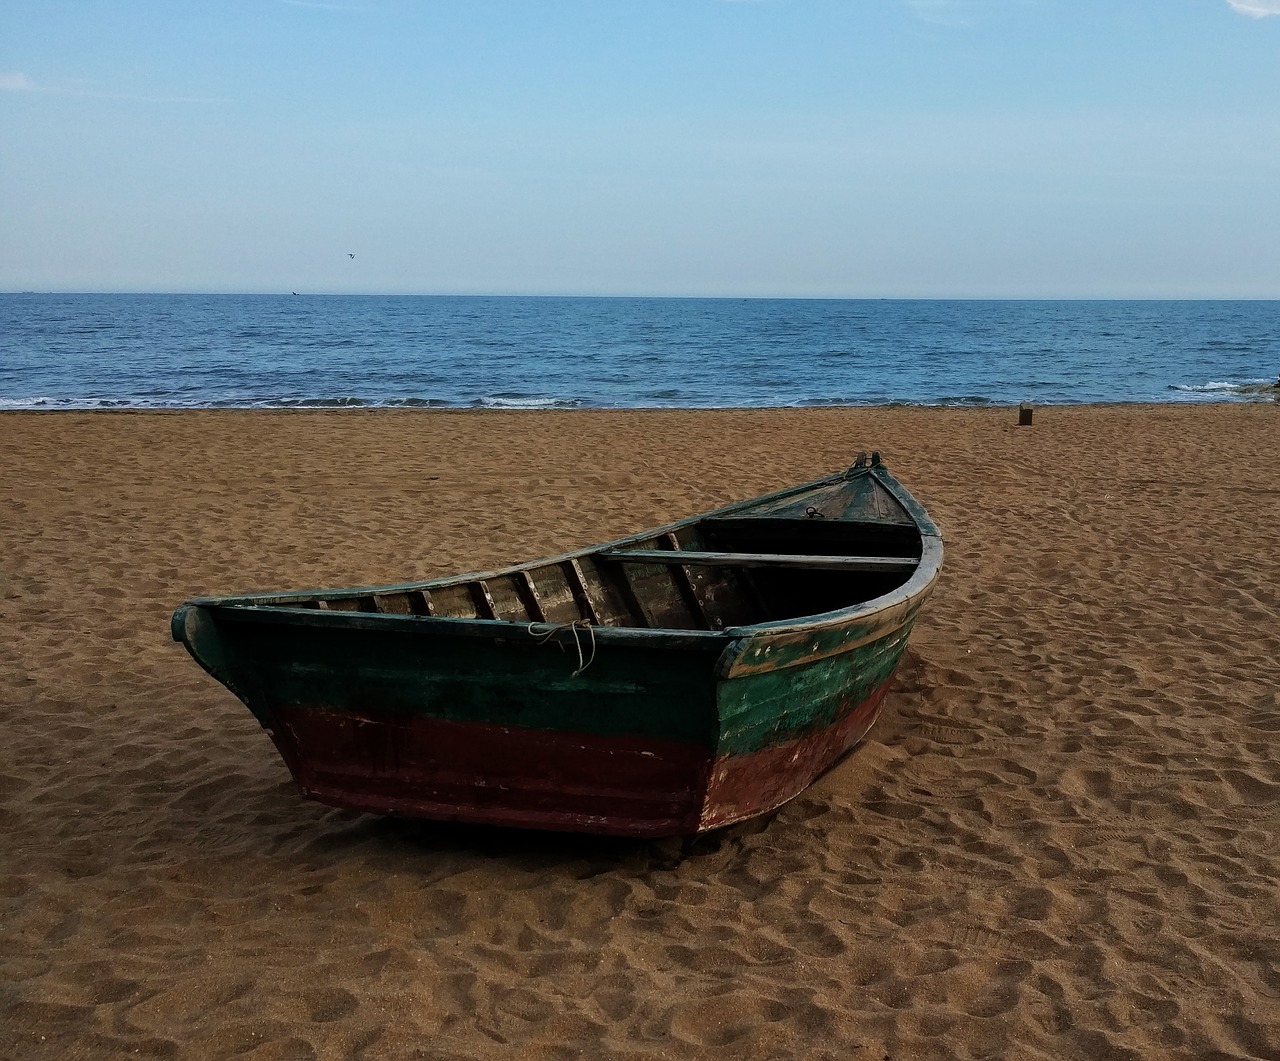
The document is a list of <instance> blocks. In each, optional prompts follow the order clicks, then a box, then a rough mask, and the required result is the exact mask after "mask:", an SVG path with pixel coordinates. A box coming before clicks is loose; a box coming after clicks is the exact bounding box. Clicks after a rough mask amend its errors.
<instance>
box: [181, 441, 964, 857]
mask: <svg viewBox="0 0 1280 1061" xmlns="http://www.w3.org/2000/svg"><path fill="white" fill-rule="evenodd" d="M941 562H942V540H941V537H940V535H939V533H938V530H937V528H936V527H935V526H934V524H933V523H932V522H931V521H930V519H929V517H928V515H927V514H926V513H925V511H924V509H923V508H922V507H921V506H920V505H919V504H918V503H917V502H916V501H915V500H914V499H913V498H912V497H911V495H910V494H909V493H908V492H907V491H906V490H905V489H904V488H903V487H902V486H901V484H899V483H898V481H897V480H896V479H894V478H893V476H892V475H890V473H889V472H888V470H887V469H886V468H885V466H884V465H883V464H882V463H881V461H880V455H879V454H878V453H875V454H872V455H871V456H870V457H869V458H868V457H867V456H866V455H865V454H864V455H861V456H859V458H858V460H857V462H856V463H855V464H854V465H853V467H852V468H850V469H849V470H848V471H847V472H843V473H840V474H838V475H834V476H831V477H829V478H826V479H822V480H819V481H817V482H813V483H808V484H806V485H804V486H797V487H793V488H791V489H787V490H782V491H780V492H778V493H773V494H769V495H767V496H764V497H760V498H756V499H754V500H751V501H745V502H742V503H740V504H735V505H729V506H728V507H726V508H721V509H719V510H717V511H714V512H710V513H707V514H705V515H701V516H695V517H692V518H690V519H686V520H682V521H681V522H679V523H673V524H671V525H670V526H666V527H661V528H658V529H656V530H649V531H645V532H644V533H642V534H637V535H633V536H631V537H628V538H623V539H620V540H618V541H614V542H609V543H608V544H605V545H598V546H594V547H592V548H589V549H582V550H580V551H577V552H573V553H566V554H565V555H563V556H557V557H553V558H550V559H545V560H538V561H535V562H533V563H526V564H519V565H516V566H514V567H508V568H504V569H502V570H500V571H493V572H489V573H484V574H467V575H457V576H454V577H451V578H440V579H433V580H430V581H426V582H415V583H412V584H409V585H401V586H379V587H371V588H362V589H343V590H308V591H305V592H293V593H269V594H251V595H240V596H228V597H213V598H201V599H195V600H191V601H188V602H187V603H186V604H184V605H182V606H181V607H180V608H179V609H178V610H177V612H176V613H175V614H174V616H173V636H174V639H175V640H177V641H181V642H182V643H183V644H185V645H186V647H187V649H188V650H189V651H190V652H191V655H192V656H194V657H195V659H196V661H197V662H198V663H199V664H200V665H201V666H202V667H204V669H205V670H207V671H208V672H209V673H210V674H211V675H213V676H214V677H215V678H217V679H218V680H219V681H220V682H222V683H223V684H224V685H226V686H227V688H228V689H230V690H231V691H232V692H233V693H235V694H236V696H238V697H239V698H240V699H241V700H243V701H244V703H245V704H246V705H247V706H248V708H249V710H250V711H252V712H253V714H254V715H255V716H256V717H257V718H258V720H259V721H260V722H261V724H262V725H263V726H264V727H265V729H266V730H267V732H268V733H269V734H270V735H271V738H272V740H273V741H274V742H275V744H276V747H277V748H278V749H279V751H280V754H281V756H282V757H283V758H284V761H285V762H286V763H287V764H288V766H289V769H290V771H292V773H293V776H294V778H295V779H296V781H297V783H298V784H299V786H300V787H301V789H302V792H303V793H304V795H306V796H309V797H311V798H313V799H317V800H320V801H322V802H324V803H329V804H333V805H336V806H340V807H349V808H355V809H358V810H362V811H373V812H376V813H381V814H394V815H405V816H413V817H421V818H434V819H451V820H459V821H467V822H488V823H494V824H500V825H514V826H526V827H533V828H546V829H557V830H575V831H584V832H595V833H611V834H619V835H630V836H664V835H692V834H696V833H698V832H701V831H703V830H707V829H714V828H716V827H719V826H723V825H728V824H730V823H731V822H736V821H740V820H742V819H745V818H749V817H752V816H754V815H759V814H763V813H765V812H768V811H771V810H773V809H774V808H776V807H778V806H780V805H781V804H782V803H784V802H786V801H787V800H789V799H791V798H792V797H793V796H795V795H797V794H798V793H800V792H802V791H803V790H804V789H805V787H806V786H808V785H809V784H810V783H811V782H812V781H813V780H814V779H815V778H816V777H817V776H818V775H819V774H821V773H822V772H823V771H825V770H827V769H828V768H829V767H830V766H832V764H834V763H835V762H836V761H837V760H838V759H839V758H840V757H841V756H842V755H843V754H844V753H845V752H847V751H848V750H849V749H850V748H851V747H852V746H853V745H854V744H856V743H857V741H858V740H859V739H861V737H862V736H863V735H864V734H865V733H866V732H867V730H868V729H869V728H870V726H871V725H872V723H873V722H874V721H875V718H876V716H877V715H878V713H879V711H880V705H881V701H882V700H883V699H884V696H885V693H886V691H887V690H888V688H889V684H890V682H891V680H892V677H893V674H894V671H895V669H896V668H897V665H898V662H899V659H900V658H901V656H902V652H903V649H904V648H905V646H906V642H907V635H908V633H909V632H910V630H911V627H912V624H913V623H914V622H915V619H916V615H917V612H918V611H919V609H920V607H921V605H922V604H923V603H924V601H925V599H926V598H927V597H928V596H929V594H930V592H931V591H932V589H933V586H934V583H935V582H936V580H937V577H938V571H939V568H940V566H941Z"/></svg>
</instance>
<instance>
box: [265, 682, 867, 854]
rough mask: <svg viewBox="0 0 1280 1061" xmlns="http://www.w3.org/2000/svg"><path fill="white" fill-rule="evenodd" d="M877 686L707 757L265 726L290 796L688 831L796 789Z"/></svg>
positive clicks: (863, 714)
mask: <svg viewBox="0 0 1280 1061" xmlns="http://www.w3.org/2000/svg"><path fill="white" fill-rule="evenodd" d="M889 685H890V682H888V681H886V682H884V683H883V684H881V685H880V686H878V687H877V688H876V689H875V690H873V691H872V693H871V695H870V696H869V697H867V698H866V699H865V700H864V701H863V702H862V703H861V704H858V705H855V706H854V707H853V708H852V710H850V711H849V712H848V714H846V715H844V716H843V717H842V718H840V719H839V720H838V721H837V722H836V723H835V724H833V725H832V726H830V727H828V728H827V729H824V730H821V731H818V732H814V733H810V734H806V735H804V736H803V737H800V738H798V739H795V740H791V741H787V742H786V743H783V744H779V745H775V746H773V747H769V748H765V749H763V750H760V751H757V752H752V753H750V754H746V755H732V756H727V757H725V758H721V759H716V760H714V761H711V760H710V757H709V749H708V748H706V747H704V746H702V745H698V744H691V743H683V742H677V741H668V740H659V739H654V738H651V737H636V736H604V735H599V734H585V733H564V732H558V731H551V730H538V729H529V728H524V727H515V726H495V725H489V724H483V723H474V722H456V721H449V720H444V719H438V718H430V717H423V716H380V717H368V716H363V717H362V716H359V715H353V714H350V713H346V712H340V711H333V710H326V709H325V708H320V707H298V706H293V707H285V708H282V709H280V711H279V712H278V715H277V726H276V727H275V729H274V730H273V731H272V734H271V736H272V739H273V740H274V741H275V743H276V746H277V748H279V750H280V754H281V756H282V757H283V758H284V760H285V762H286V763H287V764H288V765H289V769H290V770H291V771H292V773H293V776H294V778H295V779H296V781H297V782H298V785H299V786H300V787H301V789H302V790H303V793H304V794H305V795H307V796H309V797H310V798H312V799H316V800H319V801H320V802H322V803H329V804H332V805H334V806H339V807H348V808H352V809H355V810H364V811H370V812H373V813H376V814H395V815H401V816H404V817H413V818H433V819H439V820H447V821H466V822H477V823H482V824H490V825H505V826H519V827H524V828H541V829H555V830H566V831H573V832H590V833H606V834H611V835H625V836H641V837H643V836H672V835H691V834H693V833H697V832H702V831H705V830H707V829H714V828H717V827H719V826H723V825H728V824H731V823H732V822H735V821H741V820H743V819H745V818H750V817H753V816H755V815H758V814H761V813H764V812H767V811H769V810H772V809H774V808H775V807H778V806H780V805H781V804H783V803H785V802H786V801H787V800H789V799H791V798H792V797H794V796H796V795H797V794H799V793H800V792H802V791H803V790H804V789H805V788H806V787H807V786H808V785H809V784H811V783H812V781H813V780H814V778H815V777H817V776H818V775H819V774H821V773H822V772H823V771H825V770H827V769H828V768H830V767H831V766H832V765H833V764H834V763H835V762H837V761H838V760H839V759H840V757H841V756H842V755H844V754H845V753H846V752H847V751H848V750H849V749H850V748H852V747H853V746H854V745H855V744H856V743H857V742H858V741H859V740H861V739H862V737H863V736H864V735H865V734H866V732H867V730H869V729H870V728H871V726H872V724H873V723H874V722H875V720H876V717H877V715H878V714H879V712H880V706H881V703H882V701H883V700H884V696H885V694H886V693H887V691H888V688H889Z"/></svg>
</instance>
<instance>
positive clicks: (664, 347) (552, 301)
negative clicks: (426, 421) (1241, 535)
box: [0, 294, 1280, 409]
mask: <svg viewBox="0 0 1280 1061" xmlns="http://www.w3.org/2000/svg"><path fill="white" fill-rule="evenodd" d="M1277 372H1280V302H1274V301H1266V302H1261V301H1259V302H1248V301H1171V302H1161V301H1097V302H1089V301H1036V302H1032V301H967V300H966V301H936V300H838V299H830V300H828V299H814V300H804V299H732V298H717V299H702V298H570V297H565V298H547V297H539V298H533V297H529V298H525V297H483V296H457V297H453V296H372V295H352V296H346V295H331V296H322V295H297V296H295V295H283V296H276V295H168V294H166V295H105V294H87V295H76V294H4V295H0V409H189V408H311V407H315V408H327V407H376V406H386V407H440V408H485V407H487V408H577V407H583V408H646V407H655V408H725V407H756V408H758V407H767V406H845V405H886V404H910V405H974V406H980V405H1005V404H1017V403H1020V402H1029V403H1032V404H1038V405H1050V404H1068V403H1082V402H1191V401H1272V400H1275V397H1276V395H1277V394H1278V393H1280V392H1278V391H1277V390H1276V388H1275V387H1274V386H1273V384H1274V383H1275V381H1276V375H1277Z"/></svg>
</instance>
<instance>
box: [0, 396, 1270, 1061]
mask: <svg viewBox="0 0 1280 1061" xmlns="http://www.w3.org/2000/svg"><path fill="white" fill-rule="evenodd" d="M1278 416H1280V408H1277V407H1276V406H1275V405H1271V404H1260V405H1247V406H1228V405H1214V406H1177V407H1173V406H1157V407H1132V406H1113V407H1098V408H1044V409H1039V410H1037V412H1036V416H1035V422H1034V424H1033V425H1032V426H1030V427H1018V426H1017V417H1016V412H1015V411H1014V410H1010V409H998V410H982V411H958V410H907V409H897V410H893V409H883V410H881V409H875V410H830V411H766V412H755V411H752V412H714V413H713V412H573V413H483V412H466V413H435V412H432V413H418V412H412V413H410V412H384V413H373V412H332V413H330V412H326V413H283V412H281V413H245V412H241V413H218V412H208V413H170V414H165V413H155V414H150V413H147V414H137V413H134V414H83V415H82V414H72V413H62V414H44V415H40V414H16V413H15V414H7V415H0V703H2V704H3V710H4V718H5V728H4V732H3V744H2V745H0V826H2V830H3V831H2V834H0V835H2V837H3V846H2V848H0V933H3V939H2V941H0V1056H2V1057H5V1058H46V1057H48V1058H65V1057H78V1058H106V1057H116V1056H128V1057H135V1056H137V1057H195V1058H204V1057H231V1056H235V1057H253V1058H282V1059H285V1058H287V1059H294V1058H345V1057H353V1058H499V1057H503V1058H505V1057H521V1058H534V1059H542V1058H546V1059H552V1058H555V1059H560V1058H572V1057H584V1058H592V1057H618V1058H628V1059H641V1058H713V1057H714V1058H761V1059H766V1058H767V1059H774V1058H793V1057H794V1058H833V1059H834V1058H840V1059H842V1061H843V1059H850V1058H852V1059H858V1058H868V1059H876V1061H880V1059H884V1058H890V1059H893V1061H897V1059H899V1058H971V1057H1010V1058H1023V1057H1027V1058H1091V1059H1092V1058H1134V1057H1139V1058H1245V1057H1250V1058H1255V1057H1256V1058H1277V1057H1280V844H1278V842H1277V840H1278V838H1280V765H1278V763H1277V759H1278V758H1280V756H1278V755H1277V740H1278V739H1280V691H1278V690H1280V673H1278V670H1277V660H1278V659H1280V590H1278V589H1277V587H1278V586H1280V548H1278V544H1280V541H1278V535H1277V528H1278V527H1280V482H1278V480H1277V469H1278V468H1280V429H1278V428H1280V421H1278V419H1277V417H1278ZM871 447H875V448H879V449H881V450H883V451H884V453H885V456H886V460H887V461H888V463H889V465H890V467H891V468H892V469H893V471H894V472H895V473H896V474H897V475H898V476H899V478H901V479H902V480H903V481H904V482H905V483H906V484H907V485H908V487H909V488H910V489H911V490H912V491H913V492H914V493H915V494H916V496H917V497H918V498H920V499H921V501H922V502H923V503H924V504H925V505H926V506H927V507H928V509H929V511H930V513H931V515H933V516H934V518H935V519H936V520H937V522H938V523H939V524H940V525H941V527H942V529H943V532H944V534H945V536H946V548H947V554H946V565H945V569H944V571H943V576H942V580H941V583H940V586H939V589H938V592H937V593H936V594H935V596H934V598H933V599H932V601H931V602H930V604H929V605H928V607H927V610H926V612H925V614H924V615H923V617H922V619H921V622H920V624H919V625H918V626H917V628H916V631H915V633H914V635H913V639H912V643H911V647H910V649H909V651H908V656H907V658H906V660H905V663H904V666H903V669H902V672H901V674H900V678H899V682H898V685H897V687H896V689H895V691H894V693H893V694H892V695H891V696H890V698H889V700H888V701H887V703H886V709H885V714H884V716H883V717H882V719H881V721H880V723H879V724H878V725H877V728H876V729H875V730H873V731H872V734H871V736H870V738H869V739H868V740H867V742H865V743H864V744H863V745H862V746H861V747H860V748H859V749H858V750H857V751H855V752H854V754H853V755H852V756H850V757H849V758H848V759H847V760H846V761H845V762H844V763H843V764H842V765H841V766H840V767H838V768H837V769H836V770H834V771H833V772H832V773H830V774H829V775H827V776H826V777H825V778H824V779H822V780H821V781H820V782H819V783H818V784H817V785H816V786H814V787H813V788H812V789H810V790H809V791H808V792H807V793H806V794H804V795H803V796H801V797H800V798H798V799H796V800H794V801H793V802H792V803H790V804H789V805H787V806H786V807H784V808H783V809H781V810H780V811H779V812H778V813H777V814H776V815H774V816H772V818H771V819H768V820H763V821H759V822H756V823H752V824H749V825H744V826H738V827H735V828H732V829H730V830H727V831H726V832H724V833H721V834H718V835H713V836H711V837H709V838H707V839H705V840H702V841H700V842H698V844H697V845H696V846H695V847H694V849H693V850H692V851H691V852H688V853H687V854H684V853H683V852H682V851H681V849H680V846H679V845H678V844H676V843H672V842H667V841H662V842H628V841H616V840H607V839H592V838H582V837H573V836H563V835H547V834H537V833H522V832H515V831H506V830H497V829H482V828H463V827H457V826H445V825H438V824H432V823H406V822H396V821H391V820H385V819H380V818H376V817H372V816H365V815H359V814H354V813H350V812H346V811H341V810H335V809H331V808H326V807H323V806H321V805H319V804H315V803H309V802H305V801H303V800H302V799H301V798H300V797H299V796H298V794H297V792H296V790H295V789H294V788H293V786H292V783H291V782H290V780H289V778H288V775H287V773H286V770H285V767H284V765H283V764H282V763H281V761H280V760H279V758H278V757H277V755H276V753H275V751H274V749H273V748H272V746H271V744H270V742H269V740H268V738H267V737H266V735H265V734H264V733H263V732H262V731H261V730H260V729H259V728H258V725H257V723H256V722H255V721H254V720H253V718H252V717H251V716H250V715H249V713H248V712H247V711H246V710H245V709H244V708H243V707H242V706H241V705H240V703H239V702H238V701H236V700H235V699H234V697H232V696H231V694H229V693H228V692H227V691H226V690H225V689H223V688H222V687H221V686H220V685H218V684H217V683H215V682H214V681H213V680H212V679H210V678H208V677H207V676H206V675H204V674H203V673H202V672H201V671H200V670H199V669H198V668H197V667H196V665H195V664H194V663H193V662H192V661H191V660H190V659H189V658H188V656H187V655H186V653H185V652H184V651H183V649H182V648H181V647H180V646H178V645H175V644H173V643H172V642H171V641H170V640H169V634H168V619H169V615H170V613H171V611H172V610H173V608H174V607H175V606H176V605H177V604H178V603H180V602H181V601H182V600H184V599H185V598H187V597H190V596H193V595H196V594H201V593H217V592H230V591H235V590H252V589H269V588H276V589H280V588H292V587H301V586H308V585H348V584H369V583H378V582H393V581H403V580H407V579H410V578H417V577H427V576H432V575H441V574H448V573H451V572H453V571H456V570H460V569H475V568H481V567H487V566H492V565H497V564H499V563H501V562H504V561H511V560H518V559H526V558H532V557H535V556H538V555H543V554H546V553H550V552H552V551H558V550H564V549H568V548H570V547H573V546H578V545H583V544H587V543H590V542H594V541H599V540H603V539H607V538H610V537H614V536H617V535H619V534H622V533H625V532H629V531H631V530H634V529H639V528H641V527H643V526H647V525H652V524H656V523H659V522H662V521H666V520H669V519H674V518H678V517H681V516H685V515H688V514H691V513H693V512H696V511H701V510H704V509H707V508H710V507H712V506H714V505H718V504H721V503H725V502H728V501H732V500H736V499H740V498H744V497H749V496H751V495H753V494H755V493H758V492H761V491H764V490H768V489H773V488H778V487H781V486H784V485H789V484H791V483H794V482H799V481H802V480H805V479H810V478H815V477H817V476H818V475H821V474H824V473H827V472H829V471H834V470H838V469H840V468H842V467H844V466H846V465H847V463H848V462H849V459H850V458H851V457H852V456H853V454H854V453H855V452H856V451H857V450H858V449H860V448H871Z"/></svg>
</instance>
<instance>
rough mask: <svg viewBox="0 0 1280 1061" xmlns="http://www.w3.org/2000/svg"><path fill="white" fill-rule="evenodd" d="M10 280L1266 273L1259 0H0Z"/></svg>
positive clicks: (1166, 290) (844, 289) (1278, 179)
mask: <svg viewBox="0 0 1280 1061" xmlns="http://www.w3.org/2000/svg"><path fill="white" fill-rule="evenodd" d="M352 254H354V255H355V257H354V258H352V257H350V255H352ZM0 290H7V291H14V290H76V291H200V292H206V291H207V292H216V291H246V292H254V291H289V290H298V291H307V292H321V291H324V292H384V293H395V292H413V293H499V294H501V293H513V294H515V293H530V294H634V295H648V294H652V295H737V296H813V297H883V296H890V297H952V296H954V297H1013V298H1019V297H1033V298H1034V297H1067V298H1073V297H1121V298H1125V297H1138V298H1143V297H1173V298H1181V297H1191V298H1198V297H1226V298H1233V297H1242V298H1277V297H1280V0H333V2H320V0H316V2H306V0H207V2H200V0H182V2H175V0H128V2H124V0H5V3H4V4H3V6H2V7H0Z"/></svg>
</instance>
